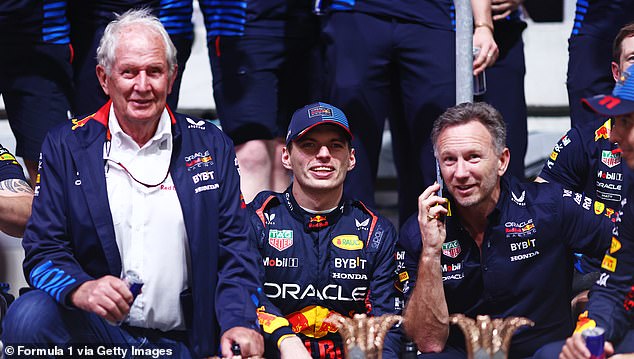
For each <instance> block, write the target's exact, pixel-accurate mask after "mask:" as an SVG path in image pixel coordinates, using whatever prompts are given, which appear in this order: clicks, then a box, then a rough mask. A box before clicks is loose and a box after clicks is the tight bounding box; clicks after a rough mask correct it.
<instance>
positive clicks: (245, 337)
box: [220, 327, 264, 358]
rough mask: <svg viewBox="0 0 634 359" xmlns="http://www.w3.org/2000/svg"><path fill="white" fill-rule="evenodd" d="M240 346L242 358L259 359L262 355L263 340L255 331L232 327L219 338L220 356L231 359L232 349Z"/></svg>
mask: <svg viewBox="0 0 634 359" xmlns="http://www.w3.org/2000/svg"><path fill="white" fill-rule="evenodd" d="M235 343H237V344H239V345H240V354H241V355H242V358H249V357H256V358H261V357H262V354H264V338H262V335H261V334H260V333H258V332H257V331H255V330H253V329H249V328H245V327H233V328H231V329H229V330H227V331H226V332H225V333H224V334H223V335H222V337H221V338H220V348H221V350H222V356H223V357H225V358H231V357H233V356H234V353H233V351H232V347H233V346H234V344H235Z"/></svg>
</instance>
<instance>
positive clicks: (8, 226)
mask: <svg viewBox="0 0 634 359" xmlns="http://www.w3.org/2000/svg"><path fill="white" fill-rule="evenodd" d="M32 202H33V189H31V187H30V186H29V184H28V183H27V182H26V179H25V178H24V173H23V172H22V167H21V166H20V164H19V163H18V161H16V160H15V157H13V155H12V154H11V153H9V151H8V150H7V149H6V148H4V147H2V145H0V231H2V232H4V233H6V234H8V235H10V236H13V237H22V234H23V233H24V227H26V221H28V220H29V217H30V216H31V203H32Z"/></svg>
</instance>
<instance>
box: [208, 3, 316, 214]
mask: <svg viewBox="0 0 634 359" xmlns="http://www.w3.org/2000/svg"><path fill="white" fill-rule="evenodd" d="M200 5H201V10H202V12H203V15H204V18H205V25H206V26H207V48H208V50H209V59H210V61H211V69H212V75H213V88H214V99H215V101H216V106H217V110H218V116H219V119H220V124H221V125H222V129H223V131H224V132H225V133H227V134H228V135H229V137H231V139H232V140H233V143H234V144H235V146H236V155H237V156H238V161H239V162H240V171H241V177H240V181H241V188H242V193H243V194H244V198H245V200H246V201H247V202H250V201H251V200H253V198H255V196H256V195H257V194H258V193H259V192H261V191H264V190H267V191H271V190H272V191H276V192H282V191H284V190H285V189H286V188H287V187H288V185H289V183H290V176H289V173H288V171H287V170H286V169H285V168H284V167H283V166H282V163H281V162H280V160H279V159H280V156H281V151H282V147H284V136H285V135H286V128H287V127H288V119H289V118H290V117H291V115H292V114H293V111H295V110H296V109H298V108H300V107H301V106H304V105H305V104H307V103H310V102H312V101H315V100H316V99H317V98H319V97H320V96H318V92H319V91H320V81H321V80H320V79H321V78H322V77H323V72H322V71H320V70H319V68H320V65H321V64H319V60H320V58H319V56H318V55H319V46H318V40H319V32H320V28H319V20H318V18H317V16H315V15H314V14H313V13H312V11H311V10H312V5H313V0H298V1H287V0H228V1H224V2H221V3H220V4H219V2H218V1H215V0H200Z"/></svg>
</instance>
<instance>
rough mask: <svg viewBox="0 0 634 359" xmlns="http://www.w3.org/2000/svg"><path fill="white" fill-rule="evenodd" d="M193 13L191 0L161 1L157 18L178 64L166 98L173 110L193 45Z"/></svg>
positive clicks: (176, 103)
mask: <svg viewBox="0 0 634 359" xmlns="http://www.w3.org/2000/svg"><path fill="white" fill-rule="evenodd" d="M193 12H194V6H193V2H192V0H161V4H160V9H159V14H158V17H159V20H161V23H162V24H163V26H164V27H165V30H166V31H167V33H168V34H169V36H170V39H171V40H172V42H173V43H174V46H175V47H176V61H177V62H178V73H177V74H176V79H175V80H174V85H172V92H171V93H170V94H169V95H168V96H167V104H168V105H169V107H170V108H172V109H174V110H176V108H177V107H178V98H179V94H180V88H181V81H182V79H183V73H184V72H185V65H186V64H187V60H188V59H189V55H190V54H191V52H192V45H193V43H194V24H193V23H192V14H193Z"/></svg>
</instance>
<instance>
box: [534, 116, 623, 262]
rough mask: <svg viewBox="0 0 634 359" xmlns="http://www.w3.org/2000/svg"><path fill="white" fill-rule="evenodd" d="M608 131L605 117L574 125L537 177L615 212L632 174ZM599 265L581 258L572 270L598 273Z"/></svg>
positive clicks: (610, 126)
mask: <svg viewBox="0 0 634 359" xmlns="http://www.w3.org/2000/svg"><path fill="white" fill-rule="evenodd" d="M611 128H612V122H611V120H610V119H607V120H606V119H605V118H604V119H601V120H600V121H592V122H588V123H583V124H579V125H576V126H574V127H573V128H571V129H570V130H569V131H568V133H566V134H565V135H564V136H563V137H562V138H561V139H560V140H559V142H557V144H556V145H555V147H554V148H553V151H552V152H551V153H550V156H549V158H548V159H547V161H546V163H545V164H544V168H542V172H541V173H540V174H539V176H540V177H541V178H543V179H545V180H546V181H548V182H557V183H559V184H561V185H563V186H564V187H566V188H569V189H571V190H573V191H575V192H579V193H583V194H585V195H586V196H588V197H590V198H592V199H594V200H595V201H600V202H601V203H603V204H605V207H606V211H609V212H612V213H613V212H614V211H618V210H619V209H620V208H621V200H622V199H623V198H625V197H624V194H625V193H627V184H628V182H631V178H632V177H631V176H632V171H631V170H630V169H629V168H628V167H627V166H626V165H624V164H623V163H622V162H621V154H620V153H619V152H617V151H615V150H616V149H617V148H618V146H617V145H616V144H613V143H611V142H610V130H611ZM599 263H600V261H599V260H597V261H592V260H589V259H588V258H584V259H583V260H581V261H579V262H577V263H576V264H575V267H576V268H577V270H578V271H579V272H580V273H583V274H585V273H589V272H596V271H598V268H599Z"/></svg>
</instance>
